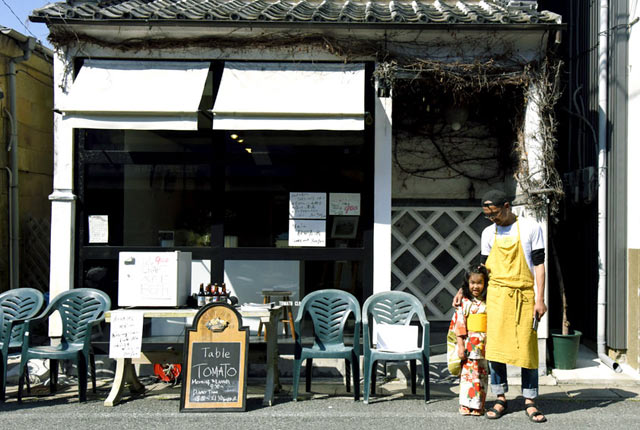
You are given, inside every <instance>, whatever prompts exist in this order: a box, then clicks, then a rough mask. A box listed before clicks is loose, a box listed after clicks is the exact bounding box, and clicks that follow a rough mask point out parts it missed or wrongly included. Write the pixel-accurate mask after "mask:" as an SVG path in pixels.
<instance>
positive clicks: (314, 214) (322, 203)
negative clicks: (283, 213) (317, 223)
mask: <svg viewBox="0 0 640 430" xmlns="http://www.w3.org/2000/svg"><path fill="white" fill-rule="evenodd" d="M326 217H327V194H326V193H289V218H305V219H324V218H326Z"/></svg>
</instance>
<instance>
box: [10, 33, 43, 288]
mask: <svg viewBox="0 0 640 430" xmlns="http://www.w3.org/2000/svg"><path fill="white" fill-rule="evenodd" d="M22 55H23V51H22V50H21V49H20V47H19V46H18V43H17V41H16V40H15V39H14V38H12V37H10V36H9V35H5V34H1V35H0V88H2V91H3V92H4V98H3V99H2V100H0V117H1V118H2V121H0V147H1V148H2V149H0V167H1V168H3V171H2V172H1V173H0V291H4V290H6V289H7V288H8V284H9V233H8V219H9V207H8V196H9V194H8V181H9V178H8V174H7V172H6V169H4V167H5V166H6V167H8V166H9V153H8V152H7V150H6V149H7V146H8V144H9V137H10V132H11V131H10V121H9V117H8V115H7V114H6V113H5V111H4V109H7V110H8V109H9V99H8V97H9V83H8V76H7V73H8V71H9V59H10V58H13V57H18V56H22ZM16 70H17V74H16V92H17V99H16V108H17V121H18V169H19V189H20V191H19V203H20V249H21V261H22V260H24V258H23V257H22V256H24V255H25V243H24V233H25V231H26V230H25V228H26V221H27V219H29V217H33V218H37V219H46V220H49V217H50V205H49V201H48V199H47V196H48V195H49V193H50V192H51V187H52V182H53V112H52V109H53V66H52V62H51V60H50V59H47V58H45V57H44V56H43V55H42V54H41V53H39V52H38V51H36V52H35V53H34V54H33V55H32V56H31V58H30V59H29V60H28V61H26V62H22V63H18V64H17V67H16ZM44 239H45V240H47V238H46V237H45V238H44ZM27 252H29V251H28V250H27ZM23 270H24V269H21V272H22V271H23ZM21 279H22V277H21ZM20 286H27V285H23V284H22V283H21V284H20Z"/></svg>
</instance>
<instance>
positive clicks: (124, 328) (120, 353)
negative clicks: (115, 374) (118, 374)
mask: <svg viewBox="0 0 640 430" xmlns="http://www.w3.org/2000/svg"><path fill="white" fill-rule="evenodd" d="M142 319H143V316H142V312H141V311H129V310H122V311H112V312H111V337H110V338H109V358H139V357H140V351H141V349H142Z"/></svg>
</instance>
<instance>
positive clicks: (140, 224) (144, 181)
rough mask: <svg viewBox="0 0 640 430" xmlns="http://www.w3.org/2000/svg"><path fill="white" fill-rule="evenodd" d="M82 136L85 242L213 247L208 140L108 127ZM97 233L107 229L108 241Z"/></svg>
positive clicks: (186, 134)
mask: <svg viewBox="0 0 640 430" xmlns="http://www.w3.org/2000/svg"><path fill="white" fill-rule="evenodd" d="M83 135H84V147H85V150H86V149H89V150H90V151H88V152H85V153H84V157H85V160H86V161H85V163H84V169H83V170H82V174H83V176H84V181H83V182H82V187H83V188H84V193H83V194H84V196H83V197H84V198H83V201H82V203H83V209H84V214H85V216H84V221H85V228H86V231H85V235H84V243H85V244H86V245H93V244H95V245H105V244H108V245H118V246H162V247H174V246H175V247H179V246H196V247H197V246H210V245H211V225H212V220H211V218H212V210H211V202H212V191H211V172H212V155H211V154H212V147H213V145H212V137H211V136H210V135H203V134H201V133H197V132H164V131H153V132H148V131H110V130H85V131H84V133H83ZM100 223H101V224H102V225H100ZM100 228H107V229H108V235H107V237H105V236H104V234H103V235H102V236H100V235H97V234H95V231H92V230H96V229H100ZM105 239H106V240H105Z"/></svg>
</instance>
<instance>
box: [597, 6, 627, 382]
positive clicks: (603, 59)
mask: <svg viewBox="0 0 640 430" xmlns="http://www.w3.org/2000/svg"><path fill="white" fill-rule="evenodd" d="M598 30H599V31H598V39H599V44H598V325H597V344H598V351H597V352H598V358H599V359H600V361H602V363H604V364H606V365H607V366H609V367H610V368H612V369H613V370H615V371H616V372H622V368H621V367H620V365H619V364H618V363H617V362H615V361H613V360H612V359H611V358H609V356H608V355H607V340H606V331H605V330H606V326H605V324H606V315H607V267H606V264H607V135H608V133H607V93H608V89H609V87H608V75H607V68H608V63H609V0H600V15H599V29H598Z"/></svg>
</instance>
